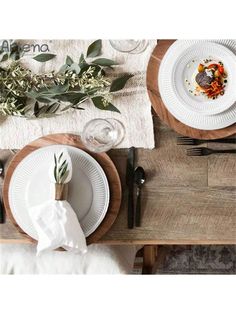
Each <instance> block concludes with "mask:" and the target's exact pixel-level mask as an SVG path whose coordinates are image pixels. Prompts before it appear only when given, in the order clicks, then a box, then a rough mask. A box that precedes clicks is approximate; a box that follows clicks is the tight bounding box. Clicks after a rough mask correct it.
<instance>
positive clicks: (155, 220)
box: [0, 116, 236, 245]
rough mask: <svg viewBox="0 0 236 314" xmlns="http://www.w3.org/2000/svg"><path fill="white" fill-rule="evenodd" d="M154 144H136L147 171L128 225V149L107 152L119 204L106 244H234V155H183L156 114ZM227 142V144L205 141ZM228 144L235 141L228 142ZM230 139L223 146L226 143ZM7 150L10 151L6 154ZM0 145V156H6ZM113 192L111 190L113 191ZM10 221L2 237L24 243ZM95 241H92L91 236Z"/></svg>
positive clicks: (0, 239) (2, 227)
mask: <svg viewBox="0 0 236 314" xmlns="http://www.w3.org/2000/svg"><path fill="white" fill-rule="evenodd" d="M153 118H154V130H155V140H156V148H155V149H153V150H145V149H137V154H136V155H137V165H140V166H142V167H144V169H146V171H147V182H146V184H145V185H144V189H143V201H142V209H143V211H142V225H141V227H140V228H135V229H133V230H130V229H128V228H127V195H128V191H127V187H126V184H125V171H126V158H127V150H126V149H116V150H112V151H110V152H109V156H110V158H111V159H112V160H113V162H114V164H115V166H116V168H117V170H118V173H119V175H120V178H121V183H122V188H123V193H122V203H121V209H120V211H119V214H118V216H117V219H116V221H115V222H114V224H113V225H112V227H111V229H109V231H108V232H107V233H106V234H104V235H103V236H102V238H101V239H100V240H99V241H98V242H99V243H105V244H115V245H117V244H127V245H129V244H142V245H143V244H236V186H235V170H232V169H235V155H221V156H208V157H187V156H186V154H185V151H186V147H184V146H177V145H176V136H177V134H176V133H175V132H174V131H172V130H170V129H169V128H168V127H167V126H166V125H165V124H163V123H162V122H161V121H160V120H159V118H158V117H156V116H154V117H153ZM208 146H209V147H212V148H213V146H214V148H216V146H217V147H225V144H216V143H214V144H213V143H211V144H208ZM229 146H230V147H235V146H233V145H229ZM229 146H228V144H227V145H226V147H229ZM8 155H9V154H8ZM8 155H7V152H6V151H0V159H3V160H6V159H7V158H8ZM114 193H115V191H114ZM29 241H30V240H27V238H25V237H24V236H23V235H21V234H20V233H19V232H18V231H17V229H16V228H14V226H13V225H12V223H11V222H10V221H9V220H7V222H6V223H5V224H4V225H0V242H9V243H26V242H29ZM95 242H96V241H95Z"/></svg>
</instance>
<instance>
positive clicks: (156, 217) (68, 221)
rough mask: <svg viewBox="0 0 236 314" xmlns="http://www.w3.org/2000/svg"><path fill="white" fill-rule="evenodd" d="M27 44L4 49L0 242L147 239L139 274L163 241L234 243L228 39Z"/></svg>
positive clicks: (234, 118)
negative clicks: (42, 50) (39, 49)
mask: <svg viewBox="0 0 236 314" xmlns="http://www.w3.org/2000/svg"><path fill="white" fill-rule="evenodd" d="M24 42H25V41H24ZM24 42H23V41H22V42H21V41H19V42H18V43H17V42H15V41H11V42H9V44H10V45H11V47H12V50H11V52H7V51H5V52H1V51H0V57H1V58H2V59H1V60H2V61H0V62H1V63H2V64H3V66H2V68H1V69H0V71H1V81H0V84H2V93H1V103H0V115H1V122H0V128H1V134H2V136H1V138H0V147H1V148H2V149H5V150H7V151H8V152H9V154H8V158H2V157H1V156H3V155H0V176H1V180H3V187H2V197H1V202H0V205H1V206H0V223H1V234H2V235H1V239H0V240H1V241H3V242H4V241H5V242H6V243H25V244H34V247H35V251H34V253H35V256H36V257H38V256H40V257H41V256H45V255H44V254H45V253H52V252H55V251H56V252H61V251H62V252H65V253H66V254H67V255H68V256H70V254H77V255H81V256H88V255H89V251H90V250H91V247H93V246H91V244H93V245H99V246H100V245H101V247H102V245H105V246H113V245H118V246H122V245H123V246H126V245H130V246H133V247H134V250H133V251H132V252H135V253H132V254H133V258H134V257H135V254H136V253H137V251H136V247H137V246H141V247H142V253H141V254H142V257H143V265H144V268H143V273H148V272H151V268H152V267H151V266H153V265H152V264H153V263H154V260H155V258H156V246H157V245H158V246H159V245H170V244H171V245H179V244H183V243H186V244H189V245H191V244H192V243H199V244H201V245H202V244H205V243H218V242H219V243H223V242H224V241H226V242H227V243H229V244H231V243H233V241H234V240H232V238H231V234H232V230H233V226H232V223H231V220H230V215H228V213H231V211H232V208H233V206H234V199H233V197H232V190H233V189H234V186H235V182H234V180H233V179H232V177H233V176H234V173H235V172H234V171H235V164H234V159H233V157H234V156H235V155H234V154H235V153H236V149H235V144H236V139H235V133H236V89H235V88H234V82H235V81H236V41H233V40H225V41H224V40H216V41H214V40H209V41H201V40H186V41H185V40H177V41H171V40H158V41H157V40H109V41H108V40H99V39H97V40H95V41H92V40H91V41H89V40H70V41H66V40H55V41H43V40H42V41H39V43H38V44H39V47H42V46H43V45H47V46H48V48H49V50H50V51H48V52H46V53H35V52H32V51H28V52H26V51H24V53H23V54H22V55H21V54H19V52H20V51H21V52H22V51H23V50H24V49H23V48H21V50H19V48H17V45H21V47H22V45H24V44H25V43H24ZM26 42H27V41H26ZM30 43H31V45H30V47H31V49H33V48H34V49H36V48H35V47H36V46H35V43H36V41H30ZM4 45H5V44H4ZM32 47H33V48H32ZM13 52H14V53H13ZM16 78H17V79H16ZM153 113H154V114H155V115H154V116H153V115H152V114H153ZM12 134H15V136H14V137H12ZM0 153H2V152H0ZM207 156H209V157H207ZM219 164H220V165H221V164H222V165H223V166H222V167H223V169H224V171H223V170H222V169H221V167H220V166H219ZM221 170H222V171H221ZM218 172H219V173H220V174H221V175H220V176H219V177H220V179H219V180H218V177H217V173H218ZM221 197H222V199H223V200H224V199H227V202H226V203H222V202H221V201H222V199H221ZM206 200H207V202H206ZM206 203H207V205H206ZM219 204H223V205H222V206H221V205H219ZM213 209H214V210H213ZM227 211H228V213H227ZM214 213H216V214H215V216H214ZM220 216H222V217H224V219H221V220H220V219H218V218H217V217H220ZM205 217H206V219H205ZM214 217H216V218H214ZM225 217H226V218H225ZM228 217H229V219H228ZM214 219H215V220H214ZM210 220H211V221H213V225H214V230H213V229H212V228H208V223H209V221H210ZM221 221H223V223H224V225H226V224H227V225H228V226H229V228H228V229H227V230H226V231H225V232H224V233H223V234H222V233H221V230H223V229H224V230H225V228H223V227H222V225H221V224H220V223H221ZM12 226H14V227H15V229H14V230H13V229H12ZM209 239H210V240H209ZM96 250H97V249H96ZM105 250H106V248H105ZM98 251H99V249H98Z"/></svg>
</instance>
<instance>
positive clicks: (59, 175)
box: [54, 152, 69, 184]
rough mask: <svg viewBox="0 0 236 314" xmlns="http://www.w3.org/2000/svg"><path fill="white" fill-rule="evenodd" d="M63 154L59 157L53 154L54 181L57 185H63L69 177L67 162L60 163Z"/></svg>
mask: <svg viewBox="0 0 236 314" xmlns="http://www.w3.org/2000/svg"><path fill="white" fill-rule="evenodd" d="M62 157H63V152H62V153H61V154H60V156H59V157H57V156H56V154H54V179H55V182H56V183H57V184H64V183H65V181H66V179H67V178H68V175H69V169H68V162H67V160H66V159H65V160H64V161H63V162H62Z"/></svg>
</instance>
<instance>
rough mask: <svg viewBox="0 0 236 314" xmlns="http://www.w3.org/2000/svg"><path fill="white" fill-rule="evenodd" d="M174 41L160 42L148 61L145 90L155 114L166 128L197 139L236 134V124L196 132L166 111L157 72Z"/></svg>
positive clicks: (196, 130)
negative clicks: (168, 127)
mask: <svg viewBox="0 0 236 314" xmlns="http://www.w3.org/2000/svg"><path fill="white" fill-rule="evenodd" d="M174 41H175V40H160V41H159V42H158V44H157V46H156V48H155V49H154V51H153V53H152V56H151V58H150V60H149V64H148V68H147V89H148V94H149V98H150V100H151V103H152V106H153V108H154V110H155V112H156V114H157V115H158V116H159V117H160V118H161V120H162V121H164V122H165V123H166V124H167V125H168V126H170V127H171V128H172V129H173V130H175V131H176V132H178V133H179V134H182V135H185V136H189V137H193V138H199V139H216V138H223V137H227V136H230V135H232V134H235V133H236V123H235V124H234V125H231V126H229V127H227V128H224V129H219V130H213V131H208V130H198V129H194V128H191V127H189V126H187V125H185V124H183V123H182V122H180V121H178V120H177V119H175V118H174V117H173V116H172V114H171V113H170V112H169V111H168V110H167V109H166V107H165V105H164V103H163V101H162V99H161V96H160V93H159V89H158V71H159V67H160V63H161V60H162V58H163V57H164V55H165V53H166V51H167V50H168V48H169V47H170V46H171V45H172V44H173V42H174Z"/></svg>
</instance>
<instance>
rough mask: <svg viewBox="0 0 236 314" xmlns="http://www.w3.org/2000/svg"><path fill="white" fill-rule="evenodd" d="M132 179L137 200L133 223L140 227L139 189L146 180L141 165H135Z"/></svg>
mask: <svg viewBox="0 0 236 314" xmlns="http://www.w3.org/2000/svg"><path fill="white" fill-rule="evenodd" d="M134 181H135V183H136V185H137V200H136V213H135V225H136V227H140V225H141V189H142V186H143V184H144V183H145V181H146V175H145V171H144V169H143V168H142V167H137V168H136V169H135V172H134Z"/></svg>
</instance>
